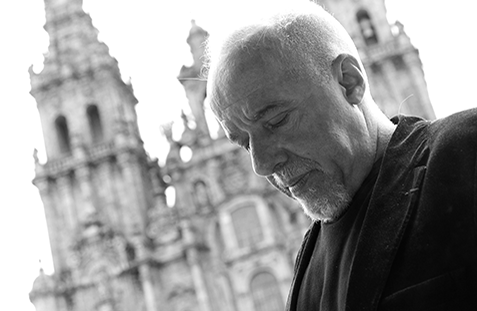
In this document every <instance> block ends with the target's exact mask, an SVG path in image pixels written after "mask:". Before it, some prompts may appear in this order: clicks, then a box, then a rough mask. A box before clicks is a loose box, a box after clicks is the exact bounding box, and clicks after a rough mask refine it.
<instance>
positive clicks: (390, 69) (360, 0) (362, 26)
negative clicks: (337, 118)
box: [315, 0, 435, 120]
mask: <svg viewBox="0 0 477 311" xmlns="http://www.w3.org/2000/svg"><path fill="white" fill-rule="evenodd" d="M315 1H316V2H318V3H320V4H321V5H322V6H323V7H324V8H325V9H326V10H327V11H329V12H330V13H332V14H333V15H334V17H335V18H336V19H338V20H339V21H340V23H341V24H342V25H343V26H344V27H345V28H346V30H347V31H348V33H349V34H350V35H351V38H352V39H353V41H354V43H355V44H356V46H357V47H358V51H359V53H360V56H361V59H362V60H363V64H364V66H365V68H366V72H367V74H368V78H369V82H370V84H371V93H372V95H373V98H374V99H375V101H376V103H377V104H378V105H379V106H380V108H381V110H382V111H383V112H384V113H385V114H386V115H387V116H389V117H391V116H394V115H396V114H398V113H404V114H408V115H417V116H421V117H424V118H426V119H430V120H432V119H435V114H434V109H433V108H432V105H431V101H430V99H429V94H428V92H427V84H426V80H425V78H424V72H423V70H422V63H421V60H420V58H419V52H418V50H417V49H416V48H415V47H414V46H413V45H412V43H411V41H410V38H409V37H408V36H407V34H406V33H405V32H404V27H403V25H402V24H401V23H399V22H397V23H396V24H394V25H390V24H389V21H388V20H387V16H386V6H385V1H384V0H343V1H333V0H315Z"/></svg>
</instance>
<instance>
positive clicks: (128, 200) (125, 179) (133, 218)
mask: <svg viewBox="0 0 477 311" xmlns="http://www.w3.org/2000/svg"><path fill="white" fill-rule="evenodd" d="M117 160H118V164H119V167H120V168H121V172H122V180H121V184H122V185H121V188H122V193H120V195H121V199H122V200H124V202H125V204H124V205H123V206H124V207H125V209H124V211H123V212H124V214H125V215H126V217H127V218H124V220H125V221H126V233H127V234H134V232H135V231H137V230H140V231H142V230H143V229H144V225H143V221H142V216H143V215H141V212H142V211H141V206H140V202H141V200H140V198H139V196H138V191H137V185H136V183H135V178H134V170H133V168H132V166H133V165H134V164H133V163H132V162H133V155H131V154H130V153H129V152H128V151H122V152H121V153H119V154H118V155H117Z"/></svg>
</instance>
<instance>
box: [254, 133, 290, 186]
mask: <svg viewBox="0 0 477 311" xmlns="http://www.w3.org/2000/svg"><path fill="white" fill-rule="evenodd" d="M249 144H250V149H249V151H250V157H251V159H252V166H253V171H254V172H255V174H257V175H259V176H263V177H266V176H269V175H271V174H273V173H274V172H275V170H276V169H277V168H278V167H279V166H280V164H282V163H284V162H285V161H286V154H285V152H284V150H282V148H281V147H280V145H279V143H278V142H277V141H276V140H274V139H272V138H268V137H264V138H261V137H259V138H257V137H254V138H251V139H250V142H249Z"/></svg>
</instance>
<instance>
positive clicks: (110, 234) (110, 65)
mask: <svg viewBox="0 0 477 311" xmlns="http://www.w3.org/2000/svg"><path fill="white" fill-rule="evenodd" d="M45 10H46V24H45V26H44V27H45V29H46V31H47V32H48V34H49V38H50V43H49V48H48V53H47V54H46V55H45V59H44V68H43V70H42V71H41V72H40V73H39V74H36V73H34V72H33V71H32V70H31V68H30V79H31V94H32V96H33V97H34V98H35V99H36V102H37V108H38V111H39V114H40V118H41V124H42V129H43V136H44V141H45V150H46V155H47V161H46V163H44V164H40V163H39V162H38V159H36V176H35V178H34V180H33V183H34V184H35V186H37V188H38V189H39V192H40V195H41V198H42V201H43V204H44V209H45V215H46V220H47V226H48V233H49V238H50V244H51V251H52V256H53V264H54V269H55V274H54V275H52V276H48V275H45V274H44V273H40V276H39V277H38V279H37V280H36V281H35V283H34V286H33V290H32V292H31V293H30V299H31V301H32V302H33V304H34V305H35V306H36V309H37V311H63V310H75V311H80V310H81V311H83V310H84V311H91V310H147V311H153V310H156V305H155V303H156V296H155V295H156V294H155V291H154V289H153V286H154V285H153V284H154V282H153V280H152V278H153V275H154V273H153V271H151V269H152V268H151V265H152V264H151V262H150V261H148V260H147V258H149V257H148V256H149V255H148V254H149V249H150V245H151V243H152V242H153V239H152V238H151V237H150V234H149V231H150V228H152V227H154V224H153V223H152V221H151V219H152V218H151V217H148V215H150V214H151V213H154V212H155V211H156V210H157V208H159V207H160V206H164V204H163V200H164V197H163V195H162V191H163V186H162V182H161V179H160V178H158V176H159V167H158V165H157V164H156V163H155V162H154V161H151V160H150V159H149V158H148V157H147V155H146V152H145V150H144V148H143V143H142V141H141V138H140V135H139V131H138V126H137V118H136V112H135V105H136V103H137V100H136V98H135V97H134V94H133V89H132V87H131V85H130V84H128V83H125V82H123V80H122V79H121V75H120V72H119V68H118V64H117V61H116V60H115V59H114V58H112V57H111V56H110V55H109V52H108V47H107V46H106V45H105V44H104V43H102V42H99V41H98V38H97V34H98V31H97V30H96V29H95V28H94V27H93V25H92V21H91V18H90V16H89V15H88V14H86V13H85V12H84V11H83V9H82V0H67V1H66V0H45Z"/></svg>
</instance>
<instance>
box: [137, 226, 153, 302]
mask: <svg viewBox="0 0 477 311" xmlns="http://www.w3.org/2000/svg"><path fill="white" fill-rule="evenodd" d="M133 242H134V246H135V250H136V261H138V262H139V263H140V264H139V267H138V268H139V278H140V281H141V286H142V290H143V292H144V301H145V304H146V311H157V310H158V309H157V304H156V296H155V294H154V286H153V284H152V278H151V271H150V267H149V262H148V259H149V257H150V256H149V251H148V249H147V248H146V247H145V246H144V241H143V236H142V235H137V236H135V237H134V238H133Z"/></svg>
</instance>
